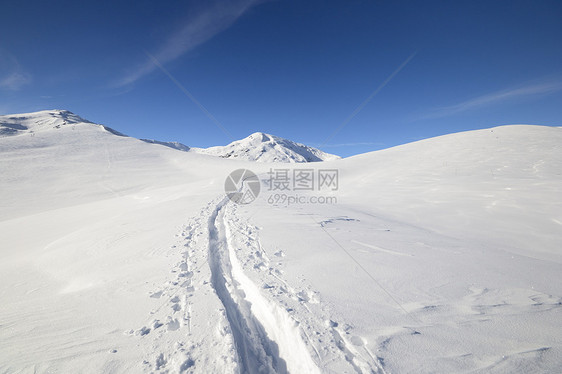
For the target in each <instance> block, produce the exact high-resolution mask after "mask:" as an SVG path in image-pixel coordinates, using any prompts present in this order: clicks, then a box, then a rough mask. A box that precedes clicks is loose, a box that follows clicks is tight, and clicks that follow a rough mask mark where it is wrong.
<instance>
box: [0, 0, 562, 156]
mask: <svg viewBox="0 0 562 374" xmlns="http://www.w3.org/2000/svg"><path fill="white" fill-rule="evenodd" d="M0 14H2V22H0V113H1V114H9V113H19V112H30V111H36V110H42V109H54V108H56V109H68V110H70V111H72V112H74V113H76V114H78V115H80V116H82V117H84V118H86V119H89V120H91V121H94V122H98V123H103V124H106V125H109V126H111V127H113V128H115V129H117V130H119V131H121V132H124V133H126V134H128V135H131V136H134V137H138V138H152V139H158V140H165V141H172V140H173V141H180V142H182V143H184V144H187V145H190V146H201V147H207V146H212V145H222V144H227V143H229V142H230V141H232V140H235V139H240V138H243V137H245V136H247V135H249V134H250V133H252V132H255V131H263V132H268V133H272V134H275V135H278V136H281V137H285V138H288V139H291V140H295V141H299V142H303V143H306V144H309V145H312V146H317V147H320V148H321V149H323V150H325V151H327V152H330V153H335V154H340V155H342V156H348V155H352V154H357V153H362V152H367V151H372V150H377V149H381V148H387V147H390V146H394V145H397V144H402V143H407V142H410V141H414V140H418V139H422V138H427V137H432V136H437V135H441V134H446V133H451V132H458V131H464V130H470V129H479V128H486V127H492V126H497V125H503V124H514V123H528V124H540V125H549V126H562V120H561V114H562V22H560V19H562V2H560V1H392V2H389V1H374V0H364V1H360V0H349V1H343V0H341V1H328V0H326V1H320V0H307V1H302V0H279V1H257V0H233V1H180V0H172V1H160V2H155V1H148V0H139V1H136V2H129V1H121V0H117V1H111V2H108V1H83V2H82V1H80V2H77V1H57V0H54V1H49V2H45V1H19V2H15V1H10V2H3V3H2V5H0Z"/></svg>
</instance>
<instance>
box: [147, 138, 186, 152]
mask: <svg viewBox="0 0 562 374" xmlns="http://www.w3.org/2000/svg"><path fill="white" fill-rule="evenodd" d="M141 140H142V141H143V142H146V143H150V144H159V145H163V146H164V147H169V148H172V149H177V150H178V151H184V152H187V151H189V150H190V149H191V148H190V147H188V146H187V145H185V144H182V143H179V142H161V141H159V140H154V139H141Z"/></svg>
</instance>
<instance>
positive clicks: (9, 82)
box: [0, 71, 31, 91]
mask: <svg viewBox="0 0 562 374" xmlns="http://www.w3.org/2000/svg"><path fill="white" fill-rule="evenodd" d="M29 83H31V75H29V74H28V73H24V72H19V71H15V72H13V73H11V74H9V75H7V76H5V77H3V78H2V79H1V80H0V88H2V89H5V90H10V91H17V90H19V89H20V88H22V87H23V86H25V85H27V84H29Z"/></svg>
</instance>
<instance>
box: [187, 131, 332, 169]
mask: <svg viewBox="0 0 562 374" xmlns="http://www.w3.org/2000/svg"><path fill="white" fill-rule="evenodd" d="M192 150H193V151H195V152H198V153H203V154H208V155H213V156H218V157H222V158H232V159H238V160H245V161H258V162H289V163H299V162H318V161H327V160H336V159H339V158H340V157H339V156H336V155H331V154H329V153H325V152H323V151H321V150H319V149H316V148H313V147H309V146H306V145H304V144H301V143H296V142H293V141H291V140H288V139H284V138H281V137H278V136H275V135H271V134H266V133H263V132H255V133H253V134H251V135H249V136H248V137H246V138H244V139H241V140H236V141H234V142H232V143H230V144H228V145H226V146H217V147H211V148H207V149H201V148H199V149H197V148H195V149H194V148H192Z"/></svg>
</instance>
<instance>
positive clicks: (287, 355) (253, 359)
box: [125, 198, 385, 374]
mask: <svg viewBox="0 0 562 374" xmlns="http://www.w3.org/2000/svg"><path fill="white" fill-rule="evenodd" d="M236 210H237V206H236V205H234V204H232V203H230V202H229V200H228V199H227V198H221V199H217V200H215V201H212V202H210V203H208V205H207V206H206V207H205V208H204V209H203V210H202V211H201V213H200V215H199V216H198V217H195V218H192V219H191V220H190V221H189V223H188V224H186V225H185V227H183V228H182V230H181V233H180V234H178V245H174V246H173V247H172V250H174V251H177V250H178V248H184V249H185V251H183V252H181V255H182V259H181V261H180V262H178V263H176V265H175V266H174V267H173V268H172V270H171V273H172V274H174V275H175V276H176V278H175V279H173V280H169V281H168V282H166V284H165V285H163V287H159V288H157V289H155V290H154V291H153V292H151V293H150V295H149V297H150V298H153V299H156V300H158V301H160V304H159V305H158V307H156V308H155V309H154V310H153V311H152V312H151V313H150V315H149V317H148V318H147V324H146V325H144V326H142V327H140V328H137V329H132V330H129V331H126V332H125V333H126V334H127V335H130V336H132V337H135V338H137V339H142V340H145V344H144V346H145V347H148V348H145V351H146V354H145V356H146V358H145V360H144V361H143V362H142V367H143V368H144V371H146V372H158V373H196V372H197V373H199V372H200V373H206V372H218V371H220V372H232V373H320V372H330V373H335V372H349V373H357V374H361V373H381V374H384V373H385V370H384V368H383V365H382V363H381V361H380V360H379V359H378V357H376V356H375V355H374V354H373V353H372V352H371V351H370V350H369V348H368V347H367V344H366V342H365V341H364V340H363V339H362V338H361V337H359V336H354V335H352V334H351V333H350V330H352V327H351V326H350V325H347V324H345V327H341V326H340V324H339V323H337V322H335V321H333V320H332V318H331V316H330V313H329V312H328V311H326V308H325V307H324V306H323V305H321V303H320V302H319V301H318V295H317V293H316V292H314V291H312V290H310V289H309V287H308V288H305V289H295V288H293V287H291V286H290V285H289V284H288V283H287V281H286V280H284V279H283V277H282V275H283V271H282V269H280V268H279V267H278V266H279V263H277V264H276V265H277V266H275V265H273V266H271V262H270V260H269V258H268V257H267V254H266V251H265V250H264V249H263V248H262V245H261V243H260V241H259V239H258V238H257V237H256V235H255V231H256V230H257V228H256V227H253V226H249V225H248V224H247V223H245V222H242V220H241V219H240V218H239V217H238V216H237V215H236ZM275 256H276V257H282V256H283V253H282V251H277V252H276V253H275ZM248 271H250V272H252V273H254V275H258V279H259V281H258V282H261V281H263V282H264V283H263V285H262V284H257V283H256V281H254V280H252V279H251V277H249V276H247V274H246V272H248ZM254 279H255V277H254ZM196 295H198V296H196ZM203 295H204V296H203ZM202 296H203V297H204V300H205V302H202V301H201V300H203V298H202ZM213 296H214V297H213ZM192 299H193V300H198V302H197V303H195V304H194V303H192V301H191V300H192ZM201 304H205V305H201ZM210 310H212V312H209V311H210ZM202 321H205V322H202ZM147 339H148V341H149V343H148V341H146V340H147Z"/></svg>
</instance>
